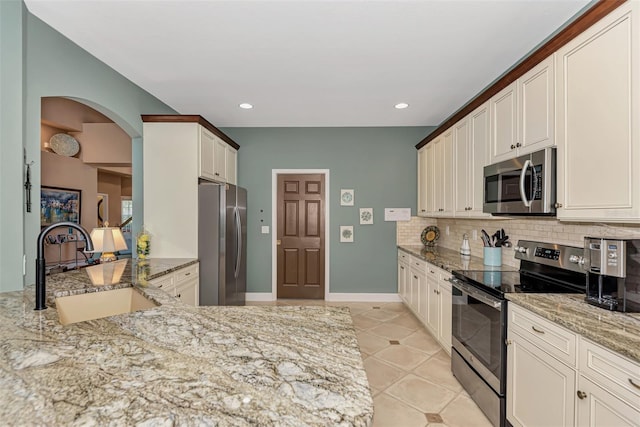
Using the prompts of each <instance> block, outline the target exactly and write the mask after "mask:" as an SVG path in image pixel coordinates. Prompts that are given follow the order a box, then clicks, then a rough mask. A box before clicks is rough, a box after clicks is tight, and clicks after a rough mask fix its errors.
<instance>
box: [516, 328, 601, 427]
mask: <svg viewBox="0 0 640 427" xmlns="http://www.w3.org/2000/svg"><path fill="white" fill-rule="evenodd" d="M507 337H508V342H509V345H508V346H507V399H506V400H507V420H508V421H509V422H510V423H511V424H512V425H513V426H514V427H516V426H573V425H574V421H575V415H574V412H575V401H576V398H575V396H576V371H575V370H574V369H572V368H570V367H568V366H567V365H565V364H564V363H562V362H560V361H559V360H557V359H555V358H554V357H552V356H550V355H549V354H547V353H545V352H544V351H543V349H541V348H539V347H537V346H535V345H533V344H531V343H530V342H529V341H527V340H526V339H524V338H523V337H522V336H520V335H519V334H517V333H515V332H513V331H512V330H510V329H508V330H507ZM602 425H605V424H602Z"/></svg>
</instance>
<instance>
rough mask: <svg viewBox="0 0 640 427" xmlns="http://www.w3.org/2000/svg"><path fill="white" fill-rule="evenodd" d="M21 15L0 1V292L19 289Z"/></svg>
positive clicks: (17, 5)
mask: <svg viewBox="0 0 640 427" xmlns="http://www.w3.org/2000/svg"><path fill="white" fill-rule="evenodd" d="M25 15H26V11H25V9H24V6H23V4H22V2H21V1H18V0H0V291H2V290H9V289H19V288H21V287H22V253H23V244H22V224H23V221H22V212H23V210H24V208H23V206H24V205H23V198H22V195H23V188H22V141H23V131H24V103H23V99H24V94H23V88H24V85H23V81H24V80H23V79H24V75H23V74H24V67H23V43H24V37H23V28H24V25H23V24H24V22H23V21H24V16H25Z"/></svg>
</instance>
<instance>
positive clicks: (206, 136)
mask: <svg viewBox="0 0 640 427" xmlns="http://www.w3.org/2000/svg"><path fill="white" fill-rule="evenodd" d="M198 147H199V150H198V156H199V157H198V160H199V161H198V176H200V177H201V178H206V179H215V178H216V175H215V163H214V150H215V140H214V135H213V134H212V133H211V132H209V131H208V130H207V129H205V128H203V127H202V126H200V127H199V133H198Z"/></svg>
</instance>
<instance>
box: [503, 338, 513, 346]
mask: <svg viewBox="0 0 640 427" xmlns="http://www.w3.org/2000/svg"><path fill="white" fill-rule="evenodd" d="M504 343H505V344H506V345H511V344H513V341H511V340H509V339H507V340H504Z"/></svg>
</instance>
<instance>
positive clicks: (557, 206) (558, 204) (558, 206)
mask: <svg viewBox="0 0 640 427" xmlns="http://www.w3.org/2000/svg"><path fill="white" fill-rule="evenodd" d="M553 207H554V208H556V209H558V208H561V207H562V203H556V204H554V205H553Z"/></svg>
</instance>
